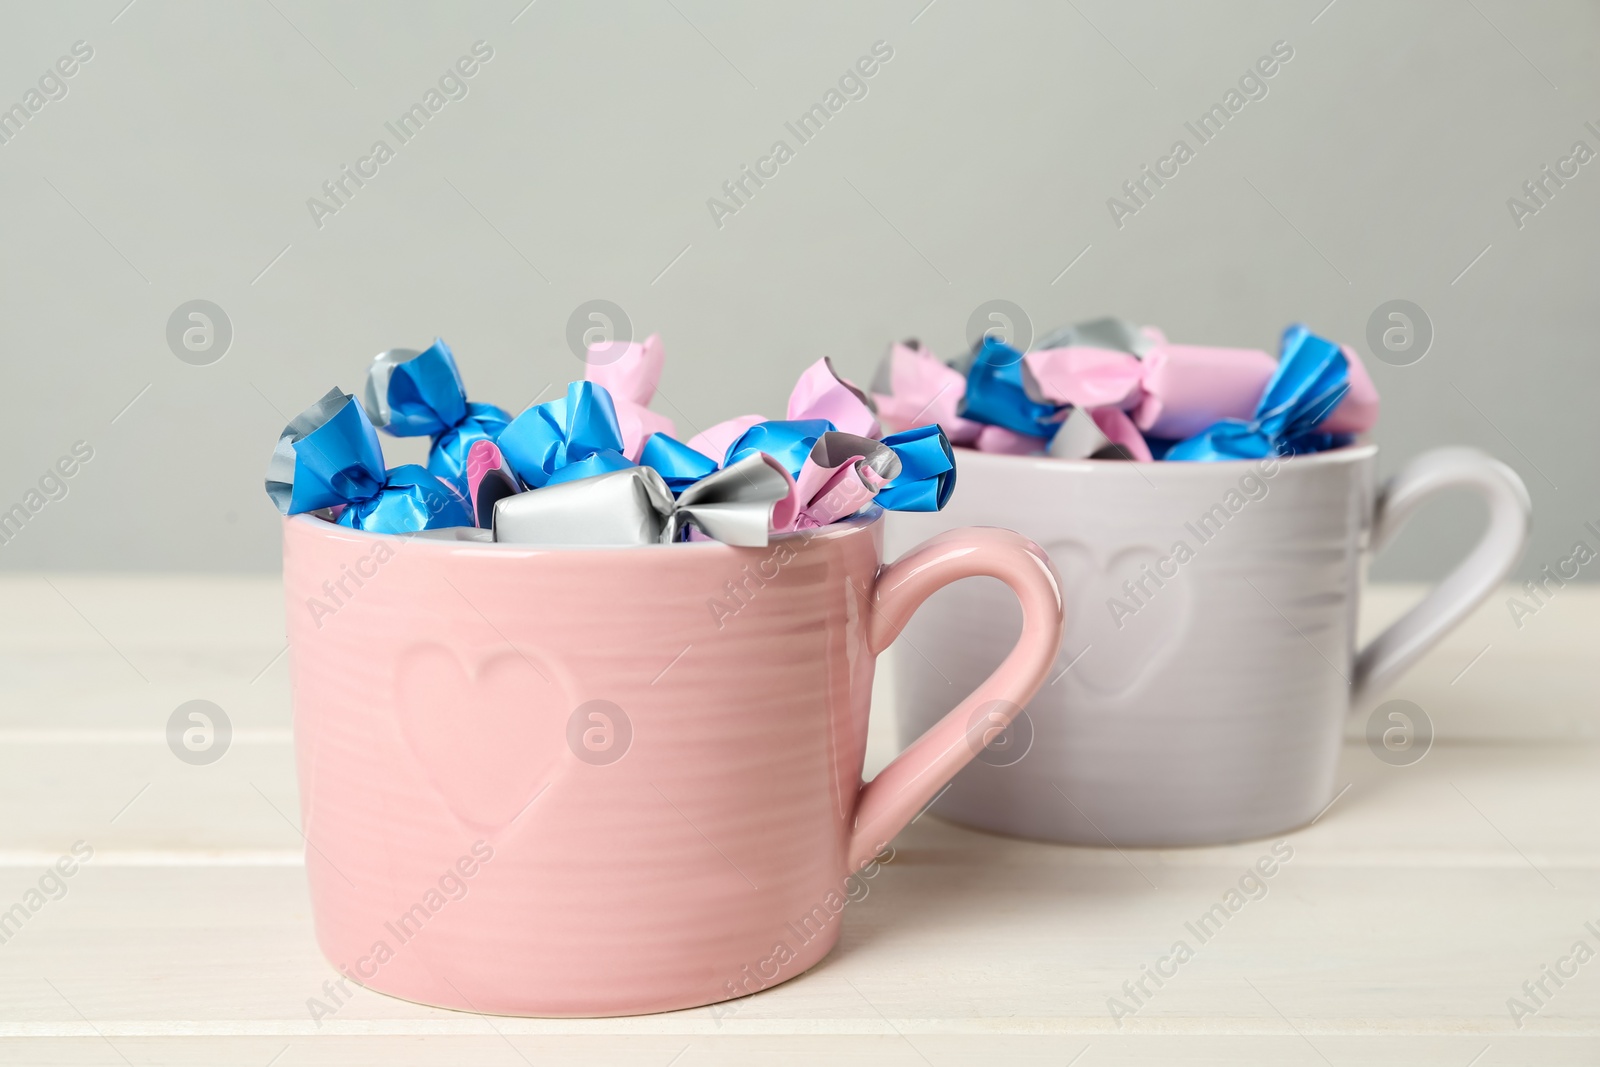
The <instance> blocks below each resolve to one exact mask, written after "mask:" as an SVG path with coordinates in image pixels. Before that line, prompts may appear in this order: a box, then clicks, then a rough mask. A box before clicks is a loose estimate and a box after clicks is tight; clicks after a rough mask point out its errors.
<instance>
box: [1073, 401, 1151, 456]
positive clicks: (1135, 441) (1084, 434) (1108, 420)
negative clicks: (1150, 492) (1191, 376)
mask: <svg viewBox="0 0 1600 1067" xmlns="http://www.w3.org/2000/svg"><path fill="white" fill-rule="evenodd" d="M1049 454H1050V455H1052V456H1054V457H1056V458H1057V459H1131V460H1134V461H1136V462H1139V463H1149V462H1150V461H1151V460H1153V459H1154V458H1155V456H1154V455H1153V454H1152V451H1151V447H1150V443H1149V442H1148V441H1147V440H1146V439H1145V436H1144V435H1143V434H1142V433H1140V432H1139V428H1138V427H1137V426H1135V425H1134V424H1133V420H1132V419H1130V418H1128V415H1127V413H1126V412H1124V411H1123V410H1122V409H1120V408H1114V407H1103V408H1072V409H1070V410H1069V411H1068V412H1067V417H1066V418H1065V419H1064V420H1062V423H1061V432H1059V433H1057V434H1056V435H1055V438H1054V439H1052V440H1051V442H1050V451H1049Z"/></svg>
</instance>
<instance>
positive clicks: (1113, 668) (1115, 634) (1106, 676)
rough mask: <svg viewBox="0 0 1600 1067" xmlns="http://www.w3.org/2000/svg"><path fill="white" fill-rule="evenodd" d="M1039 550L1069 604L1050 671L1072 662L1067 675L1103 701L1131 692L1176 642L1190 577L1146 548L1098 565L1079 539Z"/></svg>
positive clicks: (1185, 616) (1168, 557) (1186, 614)
mask: <svg viewBox="0 0 1600 1067" xmlns="http://www.w3.org/2000/svg"><path fill="white" fill-rule="evenodd" d="M1045 551H1047V552H1048V553H1049V554H1050V560H1051V562H1052V563H1054V564H1055V567H1056V571H1057V573H1059V574H1060V575H1061V583H1062V587H1063V588H1064V589H1065V590H1066V596H1067V603H1068V604H1070V605H1073V606H1074V607H1072V608H1071V609H1069V610H1068V612H1067V627H1066V633H1065V635H1064V636H1063V637H1062V640H1061V655H1060V656H1059V658H1058V659H1057V663H1058V666H1057V668H1056V670H1057V671H1060V670H1063V669H1065V668H1066V666H1067V665H1068V664H1072V665H1073V666H1072V671H1071V673H1070V674H1068V675H1067V677H1068V678H1069V679H1074V680H1075V681H1076V683H1077V684H1078V685H1081V686H1083V687H1084V688H1085V689H1088V690H1090V691H1092V692H1094V693H1097V694H1099V695H1101V696H1122V695H1124V694H1127V693H1131V692H1133V691H1134V690H1135V689H1137V688H1138V687H1139V685H1140V684H1141V683H1142V682H1143V681H1144V680H1145V679H1147V678H1149V677H1150V676H1152V675H1153V674H1154V673H1155V672H1156V671H1157V670H1158V669H1160V667H1161V666H1162V665H1163V664H1164V663H1166V661H1167V660H1168V659H1169V658H1170V657H1171V656H1172V654H1173V653H1174V652H1175V651H1176V650H1177V649H1178V647H1179V645H1180V644H1181V642H1182V639H1183V635H1184V633H1185V632H1186V631H1187V629H1188V627H1189V620H1190V609H1191V605H1192V603H1193V598H1194V594H1193V590H1192V589H1191V588H1190V584H1191V583H1192V580H1193V575H1188V574H1185V573H1184V568H1183V566H1182V564H1180V563H1178V562H1177V561H1176V560H1175V559H1173V558H1172V554H1171V551H1170V549H1169V550H1165V551H1164V550H1161V549H1156V548H1151V547H1149V546H1148V545H1134V546H1130V547H1127V548H1123V549H1120V550H1119V551H1117V552H1116V553H1114V554H1113V555H1112V556H1111V557H1110V558H1109V559H1106V560H1104V561H1102V560H1101V559H1100V558H1099V557H1098V556H1097V555H1096V554H1095V552H1094V551H1093V550H1092V549H1091V548H1089V546H1087V545H1085V544H1083V543H1081V542H1078V541H1057V542H1055V543H1053V544H1050V545H1047V546H1045ZM1163 570H1164V571H1167V572H1171V573H1169V574H1163V573H1162V571H1163ZM1086 649H1087V651H1085V650H1086ZM1080 657H1081V658H1080ZM1074 660H1076V662H1075V663H1074Z"/></svg>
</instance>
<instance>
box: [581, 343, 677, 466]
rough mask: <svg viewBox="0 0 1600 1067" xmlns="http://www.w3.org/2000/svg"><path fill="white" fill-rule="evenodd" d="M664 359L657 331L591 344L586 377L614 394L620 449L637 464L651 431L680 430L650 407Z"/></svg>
mask: <svg viewBox="0 0 1600 1067" xmlns="http://www.w3.org/2000/svg"><path fill="white" fill-rule="evenodd" d="M665 362H666V355H665V353H664V351H663V350H662V347H661V335H660V334H658V333H653V334H651V335H650V336H649V337H646V338H645V339H644V340H643V341H642V342H639V341H631V342H630V341H600V342H597V343H595V344H592V345H590V346H589V357H588V370H587V371H586V372H585V375H584V377H586V378H587V379H588V380H589V381H591V382H594V383H595V384H596V385H600V386H604V387H605V389H606V391H607V392H609V393H610V394H611V402H612V404H613V405H614V407H615V409H616V412H617V425H618V427H619V429H620V430H621V433H622V448H621V452H622V454H623V455H625V456H627V457H628V458H629V459H631V460H633V461H634V462H635V463H637V462H639V453H640V451H641V450H642V449H643V448H644V445H645V442H646V441H648V440H649V438H650V435H651V434H653V433H665V434H673V433H677V428H676V427H675V426H674V425H673V423H672V420H671V419H669V418H667V417H666V416H665V415H661V414H658V413H656V412H654V411H651V410H650V401H651V400H652V399H654V398H655V395H656V387H657V386H658V385H659V384H660V383H661V368H662V366H663V365H664V364H665Z"/></svg>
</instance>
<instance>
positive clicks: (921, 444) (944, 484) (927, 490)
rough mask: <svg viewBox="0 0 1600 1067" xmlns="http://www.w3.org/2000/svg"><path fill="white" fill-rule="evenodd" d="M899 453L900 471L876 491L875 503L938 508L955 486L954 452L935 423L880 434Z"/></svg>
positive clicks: (906, 508) (897, 507) (892, 508)
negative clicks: (886, 435)
mask: <svg viewBox="0 0 1600 1067" xmlns="http://www.w3.org/2000/svg"><path fill="white" fill-rule="evenodd" d="M883 443H884V444H885V445H888V446H889V448H890V449H892V450H893V451H894V454H895V455H897V456H899V457H900V474H899V475H898V476H897V477H896V478H894V479H893V480H892V481H890V482H889V483H888V484H887V485H885V486H884V487H883V488H882V489H880V490H879V491H878V496H877V499H876V503H877V504H878V505H879V506H880V507H883V508H887V509H888V510H889V511H940V510H942V509H943V508H944V506H945V504H946V503H948V502H949V500H950V494H951V493H953V492H955V488H956V460H955V453H954V452H953V451H952V450H951V448H950V439H949V438H948V437H946V436H945V433H944V430H942V429H940V428H939V426H938V425H937V424H931V425H928V426H918V427H915V428H914V429H910V430H902V431H901V432H900V433H892V434H890V435H889V436H888V437H885V438H883Z"/></svg>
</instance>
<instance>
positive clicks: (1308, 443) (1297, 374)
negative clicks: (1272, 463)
mask: <svg viewBox="0 0 1600 1067" xmlns="http://www.w3.org/2000/svg"><path fill="white" fill-rule="evenodd" d="M1349 391H1350V364H1349V361H1348V360H1346V359H1345V355H1344V353H1343V352H1341V351H1340V350H1339V346H1338V345H1336V344H1334V343H1333V342H1332V341H1329V340H1326V339H1324V338H1321V337H1318V336H1317V335H1316V334H1314V333H1312V332H1311V331H1310V330H1309V329H1307V328H1306V327H1305V326H1300V325H1295V326H1290V327H1289V328H1288V329H1287V330H1284V331H1283V344H1282V355H1281V356H1280V357H1279V360H1278V369H1277V371H1276V372H1274V374H1273V375H1272V378H1271V380H1270V381H1268V382H1267V388H1266V391H1265V392H1264V393H1263V394H1262V396H1261V400H1260V402H1259V403H1258V404H1257V405H1256V413H1255V416H1254V417H1253V418H1250V419H1222V420H1221V421H1219V422H1215V423H1213V424H1211V425H1210V426H1208V427H1206V428H1205V429H1204V430H1202V431H1200V432H1199V433H1198V434H1195V435H1194V436H1193V437H1190V438H1188V439H1186V440H1183V441H1179V442H1178V443H1177V444H1175V445H1173V446H1172V448H1171V449H1169V450H1168V451H1167V453H1166V456H1165V457H1164V458H1165V459H1168V460H1179V461H1182V460H1188V461H1201V462H1206V461H1215V460H1228V459H1264V458H1266V457H1267V456H1269V455H1273V454H1278V455H1290V454H1294V453H1298V452H1316V451H1322V450H1324V449H1327V448H1337V447H1341V446H1343V445H1346V444H1349V443H1350V441H1351V440H1352V438H1351V436H1350V435H1348V434H1329V433H1319V432H1316V427H1317V426H1318V425H1319V424H1320V423H1321V422H1322V420H1323V419H1325V418H1327V417H1328V416H1329V415H1330V414H1332V412H1333V409H1334V408H1336V407H1338V406H1339V402H1340V401H1341V400H1343V399H1344V396H1345V394H1346V393H1347V392H1349Z"/></svg>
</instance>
